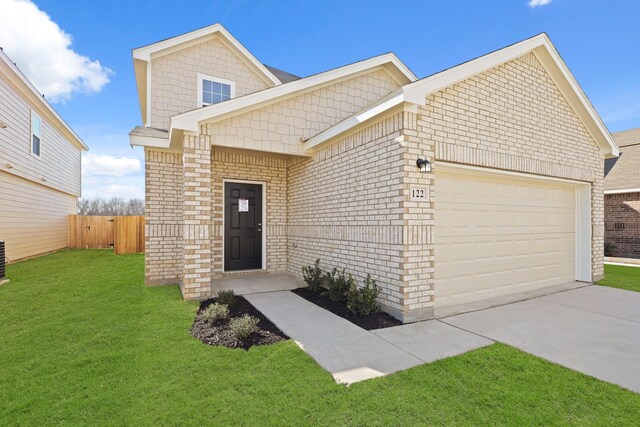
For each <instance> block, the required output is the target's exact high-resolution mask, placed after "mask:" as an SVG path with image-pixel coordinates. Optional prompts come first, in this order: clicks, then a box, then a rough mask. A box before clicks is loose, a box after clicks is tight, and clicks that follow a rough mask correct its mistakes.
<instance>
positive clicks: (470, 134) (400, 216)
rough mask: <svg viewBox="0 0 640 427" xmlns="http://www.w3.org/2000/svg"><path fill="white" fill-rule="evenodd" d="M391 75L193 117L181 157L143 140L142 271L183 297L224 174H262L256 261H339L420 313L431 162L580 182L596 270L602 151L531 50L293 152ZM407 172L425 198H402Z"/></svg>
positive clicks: (425, 312) (426, 280)
mask: <svg viewBox="0 0 640 427" xmlns="http://www.w3.org/2000/svg"><path fill="white" fill-rule="evenodd" d="M182 62H185V61H182ZM396 88H397V83H396V82H395V81H394V80H393V79H391V78H390V76H389V75H388V74H387V73H386V72H385V71H382V70H375V71H372V72H369V73H365V74H362V75H359V76H356V77H353V78H351V79H349V80H345V81H341V82H338V83H336V84H334V85H331V86H326V87H324V88H321V89H318V90H315V91H312V92H309V93H306V94H298V95H295V96H292V97H291V98H290V99H288V100H279V101H277V102H275V103H272V104H271V105H266V106H259V107H257V108H256V109H255V110H253V111H249V112H244V113H241V114H239V115H237V116H235V117H231V118H226V119H224V120H222V121H220V122H211V123H204V124H202V126H201V133H202V134H201V135H199V136H194V135H187V136H185V137H184V141H183V154H182V157H179V156H177V155H175V154H173V153H161V152H160V151H152V150H148V152H147V162H148V164H147V169H146V170H147V206H148V223H147V232H148V236H147V257H148V260H147V281H148V283H153V282H158V283H160V282H166V281H169V280H173V279H177V278H180V279H181V289H182V292H183V295H184V297H185V298H188V299H199V298H204V297H207V296H208V293H209V289H210V284H211V280H215V279H216V278H218V277H221V276H223V275H224V274H225V273H224V272H223V234H224V233H223V228H224V220H223V216H224V215H223V209H224V200H223V194H224V192H223V189H224V187H223V185H224V181H225V180H242V181H251V182H259V183H264V184H265V193H264V195H263V198H264V199H263V200H264V202H265V203H266V227H265V241H266V270H267V271H269V272H276V271H288V272H290V273H293V274H296V275H300V274H301V268H302V267H303V266H304V265H308V264H311V263H313V262H314V261H315V259H318V258H319V259H320V260H321V264H322V267H323V268H324V269H331V268H333V267H337V268H345V269H346V270H347V271H348V272H350V273H352V274H353V275H354V276H355V277H356V279H357V281H358V282H359V283H361V282H362V280H363V279H364V278H365V277H366V275H367V274H371V275H372V276H373V278H374V279H376V280H377V282H378V284H379V285H380V286H381V287H382V292H381V296H380V302H381V304H382V305H383V307H384V308H385V310H387V311H389V312H390V313H392V314H393V315H394V316H397V317H399V318H401V319H403V320H404V321H413V320H418V319H424V318H429V317H431V316H432V315H433V310H434V286H436V285H437V284H436V283H435V274H436V272H437V268H438V266H437V259H435V257H434V256H435V255H434V241H433V240H434V239H433V234H434V233H433V228H434V219H435V209H436V206H437V200H435V191H434V187H435V184H436V179H437V170H438V169H437V168H438V162H453V163H461V164H466V165H473V166H481V167H486V168H492V169H501V170H507V171H515V172H523V173H527V174H535V175H544V176H550V177H557V178H565V179H571V180H575V181H580V182H584V183H590V184H591V198H592V200H591V207H592V237H593V238H592V254H593V255H592V265H593V271H592V277H593V279H594V280H597V279H598V278H599V277H601V276H602V274H603V245H604V197H603V179H604V178H603V172H602V171H603V159H602V157H601V154H600V151H599V148H598V146H597V145H596V143H595V142H594V141H593V139H592V138H591V136H590V134H589V133H588V131H587V130H586V129H585V127H584V125H583V124H582V122H581V121H580V119H579V118H578V117H577V115H576V114H575V113H574V112H573V110H572V108H571V107H570V105H569V104H568V102H567V101H566V100H565V98H564V97H563V95H562V94H561V93H560V91H559V89H558V88H557V87H556V85H555V84H554V82H553V81H552V79H551V78H550V77H549V75H548V74H547V73H546V71H545V70H544V68H543V67H542V65H541V64H540V63H539V62H538V60H537V59H536V57H535V55H533V54H527V55H525V56H523V57H521V58H518V59H515V60H512V61H509V62H507V63H505V64H502V65H500V66H498V67H496V68H494V69H491V70H489V71H487V72H484V73H481V74H479V75H476V76H474V77H472V78H469V79H467V80H464V81H461V82H459V83H456V84H454V85H452V86H450V87H448V88H446V89H444V90H441V91H439V92H436V93H432V94H429V95H428V96H426V98H425V102H424V105H419V106H417V107H415V108H410V107H409V106H405V107H403V109H399V110H394V111H395V112H394V113H392V114H389V115H386V116H380V117H378V118H376V119H375V120H372V121H371V122H368V123H366V124H365V125H362V126H360V127H358V128H356V129H353V130H352V131H350V133H348V134H346V135H343V136H340V137H338V138H336V139H335V140H334V141H331V142H329V143H327V144H325V145H324V146H320V147H318V148H317V149H315V151H314V152H313V153H309V152H305V151H304V146H303V143H302V140H303V139H305V138H309V137H311V136H313V135H315V134H317V133H318V132H320V131H322V130H325V129H327V128H328V127H330V126H331V125H333V124H336V123H337V122H339V121H340V120H342V119H344V118H346V117H348V116H349V115H351V114H353V113H354V112H357V111H359V110H360V109H362V108H363V107H366V106H367V105H371V103H373V102H374V101H376V100H378V99H380V98H381V97H383V96H384V95H386V94H388V93H389V92H391V91H393V90H394V89H396ZM230 147H235V148H230ZM420 156H426V157H427V158H429V159H431V160H432V162H433V166H434V171H435V172H434V173H430V174H420V173H418V171H417V168H416V166H415V161H416V159H417V158H418V157H420ZM416 185H418V186H421V187H424V188H425V189H426V190H427V193H428V195H429V197H428V201H427V202H424V201H422V202H412V201H410V197H409V191H410V188H411V187H413V186H416ZM180 206H182V207H183V209H182V210H181V209H180ZM180 225H182V227H180ZM172 250H175V252H174V253H169V252H171V251H172Z"/></svg>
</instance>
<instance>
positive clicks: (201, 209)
mask: <svg viewBox="0 0 640 427" xmlns="http://www.w3.org/2000/svg"><path fill="white" fill-rule="evenodd" d="M183 165H184V233H183V239H184V255H183V269H184V270H183V272H184V274H183V279H182V284H181V286H180V289H181V290H182V295H183V297H184V299H202V298H206V297H208V296H209V294H210V292H211V143H210V138H209V136H208V135H197V136H191V135H185V136H184V138H183Z"/></svg>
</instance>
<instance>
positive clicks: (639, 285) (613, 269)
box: [598, 264, 640, 292]
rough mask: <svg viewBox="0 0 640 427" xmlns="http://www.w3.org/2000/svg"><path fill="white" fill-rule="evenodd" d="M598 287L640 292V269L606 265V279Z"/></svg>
mask: <svg viewBox="0 0 640 427" xmlns="http://www.w3.org/2000/svg"><path fill="white" fill-rule="evenodd" d="M598 285H602V286H611V287H612V288H620V289H627V290H629V291H636V292H640V267H625V266H624V265H607V264H605V266H604V279H602V280H600V281H599V282H598Z"/></svg>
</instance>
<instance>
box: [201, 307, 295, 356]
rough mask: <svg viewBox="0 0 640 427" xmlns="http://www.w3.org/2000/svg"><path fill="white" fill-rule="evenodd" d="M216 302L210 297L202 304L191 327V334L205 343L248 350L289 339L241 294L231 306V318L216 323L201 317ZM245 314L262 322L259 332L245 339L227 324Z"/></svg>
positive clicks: (259, 325)
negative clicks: (238, 336)
mask: <svg viewBox="0 0 640 427" xmlns="http://www.w3.org/2000/svg"><path fill="white" fill-rule="evenodd" d="M214 302H217V299H215V298H213V299H208V300H206V301H203V302H202V303H201V304H200V308H199V309H198V313H197V314H196V319H195V321H194V322H193V325H191V329H189V332H190V333H191V335H193V336H194V337H196V338H197V339H199V340H200V341H202V342H203V343H204V344H207V345H215V346H222V347H228V348H241V349H244V350H248V349H249V348H250V347H253V346H255V345H269V344H274V343H277V342H280V341H284V340H287V339H289V337H288V336H286V335H285V334H284V333H283V332H282V331H281V330H280V329H278V328H277V327H276V325H274V324H273V323H271V321H269V319H267V318H266V317H265V316H264V315H263V314H262V313H261V312H259V311H258V310H257V309H256V308H255V307H254V306H252V305H251V304H250V303H249V301H247V300H246V299H244V298H242V297H240V296H236V297H235V304H234V305H233V307H230V308H229V319H227V320H224V321H222V322H219V323H215V324H214V323H211V322H206V321H204V320H203V319H202V317H201V313H202V310H204V309H205V308H207V307H208V306H209V304H213V303H214ZM244 314H248V315H249V316H253V317H256V318H258V319H259V320H260V322H259V323H258V331H257V332H254V333H253V334H251V335H250V336H249V337H248V338H246V339H244V340H239V339H237V338H236V337H235V336H234V334H233V332H231V329H229V327H228V326H227V324H228V322H229V320H230V319H232V318H234V317H242V316H243V315H244Z"/></svg>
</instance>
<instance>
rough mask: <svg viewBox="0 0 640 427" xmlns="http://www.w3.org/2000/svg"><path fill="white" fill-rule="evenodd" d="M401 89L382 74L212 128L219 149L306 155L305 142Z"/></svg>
mask: <svg viewBox="0 0 640 427" xmlns="http://www.w3.org/2000/svg"><path fill="white" fill-rule="evenodd" d="M397 88H398V83H396V82H395V80H393V79H392V78H391V77H390V76H389V74H388V73H387V72H386V71H383V70H377V71H372V72H369V73H367V74H363V75H359V76H356V77H352V78H349V79H347V80H344V81H342V82H339V83H334V84H331V85H328V86H325V87H323V88H320V89H316V90H314V91H311V92H308V93H305V94H301V95H298V96H295V97H292V98H289V99H286V100H283V101H279V102H275V103H273V104H270V105H267V106H265V107H262V108H259V109H256V110H253V111H249V112H246V113H243V114H240V115H238V116H236V117H233V118H230V119H227V120H223V121H221V122H216V123H210V124H208V125H207V131H206V133H207V134H209V135H215V140H216V145H223V146H230V147H236V148H246V149H250V150H260V151H271V152H276V153H285V154H300V155H305V154H306V153H305V152H304V148H303V145H302V142H301V138H302V139H307V138H310V137H312V136H314V135H316V134H317V133H319V132H321V131H323V130H325V129H327V128H329V127H330V126H332V125H334V124H336V123H338V122H339V121H340V120H343V119H344V118H346V117H348V116H350V115H351V114H353V113H355V112H358V111H360V110H362V109H363V108H365V107H367V106H369V105H371V104H372V103H373V102H375V101H377V100H379V99H380V98H382V97H383V96H385V95H387V94H389V93H390V92H392V91H393V90H395V89H397Z"/></svg>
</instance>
